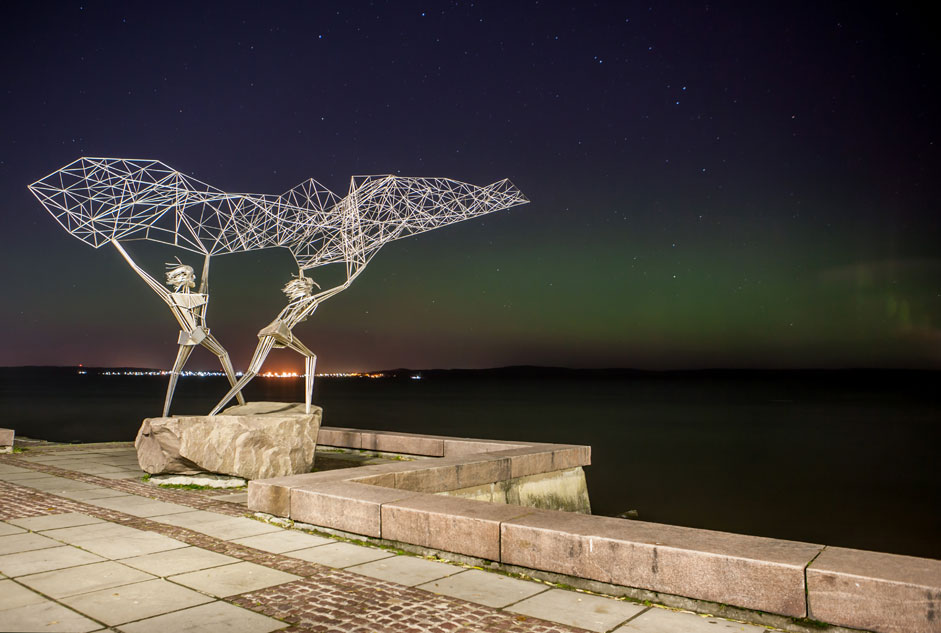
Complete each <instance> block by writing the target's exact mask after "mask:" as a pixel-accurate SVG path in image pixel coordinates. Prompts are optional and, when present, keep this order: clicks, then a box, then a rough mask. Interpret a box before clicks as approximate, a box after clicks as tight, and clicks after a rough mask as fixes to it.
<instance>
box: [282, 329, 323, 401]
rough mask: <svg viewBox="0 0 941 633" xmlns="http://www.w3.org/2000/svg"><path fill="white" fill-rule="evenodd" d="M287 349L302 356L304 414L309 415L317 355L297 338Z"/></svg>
mask: <svg viewBox="0 0 941 633" xmlns="http://www.w3.org/2000/svg"><path fill="white" fill-rule="evenodd" d="M288 347H290V348H291V349H293V350H294V351H295V352H297V353H299V354H301V355H303V356H304V369H305V370H306V372H307V373H306V374H305V376H304V412H305V413H310V399H311V394H313V392H314V370H315V369H316V368H317V355H316V354H314V353H313V352H312V351H310V350H309V349H307V348H306V347H305V346H304V344H303V343H301V342H300V341H299V340H297V338H295V339H294V340H293V341H291V342H290V343H289V344H288Z"/></svg>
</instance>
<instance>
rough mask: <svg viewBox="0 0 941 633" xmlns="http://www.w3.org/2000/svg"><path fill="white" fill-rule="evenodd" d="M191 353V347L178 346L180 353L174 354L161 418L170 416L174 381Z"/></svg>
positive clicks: (174, 387)
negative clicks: (174, 357) (174, 358)
mask: <svg viewBox="0 0 941 633" xmlns="http://www.w3.org/2000/svg"><path fill="white" fill-rule="evenodd" d="M192 353H193V346H192V345H180V351H179V352H177V354H176V362H175V363H173V369H171V370H170V384H169V385H167V397H166V399H165V400H164V401H163V417H167V416H169V415H170V401H171V400H173V391H174V390H175V389H176V380H177V378H179V377H180V372H181V371H183V365H185V364H186V361H187V359H189V357H190V354H192Z"/></svg>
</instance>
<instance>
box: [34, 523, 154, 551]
mask: <svg viewBox="0 0 941 633" xmlns="http://www.w3.org/2000/svg"><path fill="white" fill-rule="evenodd" d="M140 532H141V530H137V529H134V528H132V527H128V526H126V525H118V524H116V523H109V522H107V521H106V522H105V523H92V524H91V525H76V526H75V527H69V528H60V529H57V530H46V531H45V532H43V536H48V537H49V538H54V539H56V540H57V541H61V542H63V543H68V544H69V545H80V544H81V543H82V542H84V541H93V540H95V539H99V538H104V537H114V538H120V537H128V536H134V535H135V534H138V533H140Z"/></svg>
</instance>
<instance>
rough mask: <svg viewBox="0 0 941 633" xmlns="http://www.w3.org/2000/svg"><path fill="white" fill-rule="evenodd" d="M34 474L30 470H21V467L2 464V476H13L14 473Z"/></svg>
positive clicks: (0, 467) (0, 468) (0, 465)
mask: <svg viewBox="0 0 941 633" xmlns="http://www.w3.org/2000/svg"><path fill="white" fill-rule="evenodd" d="M29 472H33V471H31V470H29V469H28V468H21V467H20V466H14V465H13V464H0V475H11V474H13V473H29Z"/></svg>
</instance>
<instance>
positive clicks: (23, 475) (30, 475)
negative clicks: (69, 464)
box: [0, 468, 61, 483]
mask: <svg viewBox="0 0 941 633" xmlns="http://www.w3.org/2000/svg"><path fill="white" fill-rule="evenodd" d="M52 478H53V477H52V475H49V474H47V473H40V472H37V471H35V470H26V469H25V468H20V469H19V472H16V471H14V472H10V473H0V480H3V481H10V482H13V483H18V482H20V481H27V480H29V479H52ZM60 479H61V478H60Z"/></svg>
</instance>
